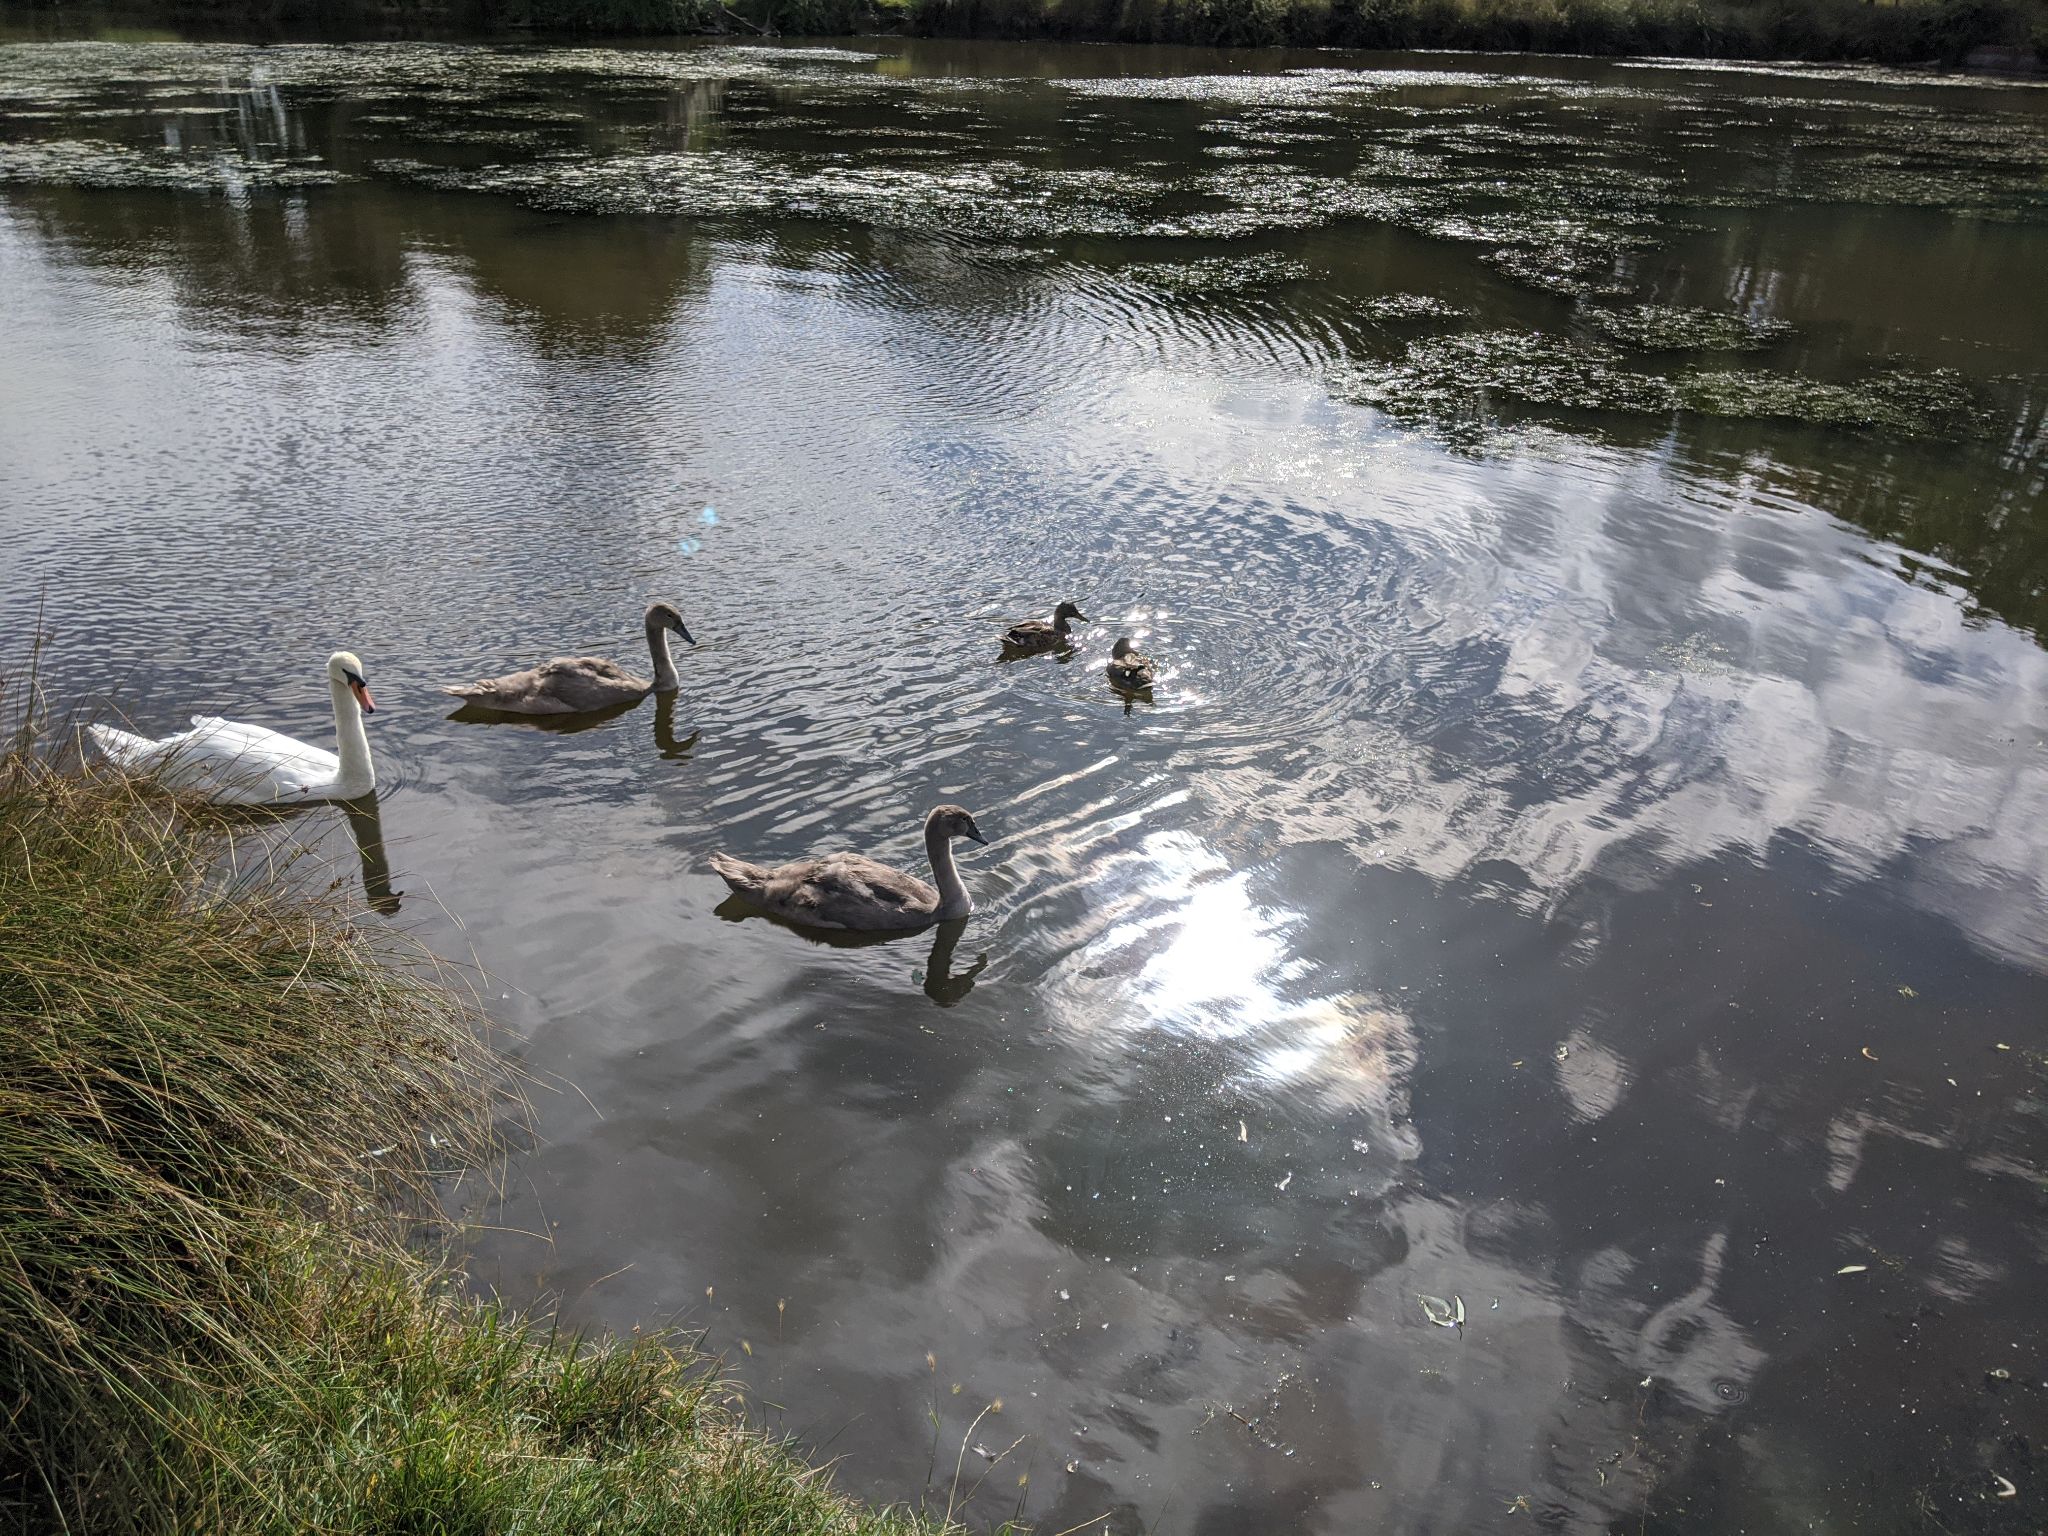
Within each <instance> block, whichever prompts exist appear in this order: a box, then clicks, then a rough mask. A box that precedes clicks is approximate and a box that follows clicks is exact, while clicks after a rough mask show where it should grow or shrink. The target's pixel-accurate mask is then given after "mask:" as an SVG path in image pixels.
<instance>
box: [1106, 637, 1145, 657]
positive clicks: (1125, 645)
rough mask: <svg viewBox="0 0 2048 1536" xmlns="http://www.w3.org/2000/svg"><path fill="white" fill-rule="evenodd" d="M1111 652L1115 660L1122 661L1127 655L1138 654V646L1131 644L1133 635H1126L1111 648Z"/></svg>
mask: <svg viewBox="0 0 2048 1536" xmlns="http://www.w3.org/2000/svg"><path fill="white" fill-rule="evenodd" d="M1109 654H1110V656H1111V657H1112V658H1114V659H1115V660H1117V661H1122V660H1123V659H1124V658H1125V657H1126V656H1135V655H1137V654H1138V648H1137V647H1136V646H1135V645H1133V644H1131V637H1130V636H1129V635H1125V636H1123V637H1122V638H1121V639H1119V640H1118V641H1117V643H1116V644H1115V645H1112V646H1111V647H1110V648H1109Z"/></svg>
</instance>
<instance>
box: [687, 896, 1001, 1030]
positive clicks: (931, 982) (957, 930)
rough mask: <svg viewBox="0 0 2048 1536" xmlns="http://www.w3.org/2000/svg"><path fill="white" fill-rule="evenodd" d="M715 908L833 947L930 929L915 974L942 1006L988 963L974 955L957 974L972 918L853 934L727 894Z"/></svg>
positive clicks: (889, 940) (732, 919) (966, 989)
mask: <svg viewBox="0 0 2048 1536" xmlns="http://www.w3.org/2000/svg"><path fill="white" fill-rule="evenodd" d="M711 911H712V915H713V916H714V917H721V918H724V919H725V921H727V922H728V923H743V922H745V921H747V920H748V919H749V918H759V919H760V920H761V921H762V922H764V923H773V924H774V925H775V926H776V927H778V928H786V929H788V930H789V931H790V932H791V933H794V934H798V935H800V936H801V937H803V938H805V939H808V940H809V941H810V942H811V943H813V944H822V945H825V946H826V947H827V948H830V949H867V948H869V947H871V946H873V945H876V944H893V943H896V942H898V941H900V940H903V939H907V938H911V937H913V936H914V935H916V934H920V933H924V932H927V931H928V932H930V934H931V935H932V949H931V955H930V957H929V958H928V959H927V960H926V961H925V964H924V968H923V969H922V970H917V971H913V972H911V977H912V979H913V980H915V981H917V982H918V983H919V984H920V985H921V986H922V987H923V988H924V995H925V996H926V997H928V998H930V999H931V1000H932V1001H933V1002H935V1003H937V1004H938V1005H939V1006H940V1007H941V1008H951V1007H952V1006H953V1005H954V1004H956V1003H958V1002H959V1001H960V1000H961V999H962V998H964V997H966V996H967V994H968V993H970V992H972V991H973V990H974V980H975V978H976V977H977V976H979V975H980V974H981V973H982V971H983V970H984V969H985V968H986V967H987V965H988V955H987V953H986V952H985V951H984V952H983V953H981V954H978V955H976V956H975V957H974V964H972V965H970V966H969V967H967V969H966V970H964V971H961V972H960V973H958V974H957V975H956V974H954V971H953V951H954V950H955V949H957V948H959V945H960V939H961V936H962V935H963V934H965V933H966V932H967V924H968V922H969V921H970V919H968V918H965V917H956V918H952V919H949V920H948V921H946V922H943V923H939V924H938V925H936V926H935V927H933V928H931V929H929V930H927V929H923V928H912V929H909V930H906V931H901V932H895V933H853V932H849V931H847V930H844V929H837V928H806V927H804V926H803V925H802V924H800V923H791V922H785V921H784V920H783V919H782V918H779V917H777V916H775V915H774V914H773V913H772V912H763V911H762V910H761V909H760V908H759V907H757V906H755V905H753V904H752V903H751V902H749V901H747V900H746V899H745V898H744V897H740V896H728V897H726V898H725V900H723V901H721V902H720V903H719V904H718V905H717V906H715V907H713V908H712V909H711Z"/></svg>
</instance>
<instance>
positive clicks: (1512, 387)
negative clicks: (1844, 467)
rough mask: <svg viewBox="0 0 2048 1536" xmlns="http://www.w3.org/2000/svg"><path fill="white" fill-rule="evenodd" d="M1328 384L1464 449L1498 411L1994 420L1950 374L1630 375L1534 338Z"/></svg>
mask: <svg viewBox="0 0 2048 1536" xmlns="http://www.w3.org/2000/svg"><path fill="white" fill-rule="evenodd" d="M1332 387H1333V392H1334V393H1335V394H1337V395H1338V396H1339V397H1340V398H1342V399H1346V400H1350V401H1353V402H1356V403H1358V404H1361V405H1370V406H1373V407H1375V408H1377V409H1379V410H1381V411H1383V412H1385V413H1386V414H1387V415H1389V416H1391V417H1393V418H1394V419H1395V420H1397V421H1401V422H1404V423H1406V424H1408V425H1411V426H1418V427H1424V428H1429V429H1441V430H1443V431H1445V432H1446V434H1447V435H1449V436H1451V437H1454V438H1457V439H1459V440H1461V441H1462V440H1466V439H1468V438H1469V437H1470V432H1469V428H1470V427H1471V425H1472V424H1473V423H1474V422H1476V421H1482V420H1486V419H1488V418H1490V417H1491V416H1492V415H1493V413H1494V411H1495V409H1496V407H1497V406H1498V405H1499V404H1501V403H1510V404H1514V405H1519V406H1526V407H1536V408H1552V409H1563V410H1571V411H1604V412H1613V413H1617V414H1623V415H1634V416H1656V415H1666V414H1669V413H1670V412H1673V411H1691V412H1694V413H1697V414H1699V415H1706V416H1724V417H1741V418H1748V419H1752V420H1785V421H1797V422H1805V423H1807V424H1809V425H1813V426H1824V427H1849V428H1859V429H1870V430H1881V431H1885V432H1890V433H1895V434H1898V435H1900V436H1905V437H1920V438H1941V439H1949V440H1965V439H1970V438H1977V437H1982V436H1984V435H1985V434H1986V433H1987V432H1988V431H1990V430H1992V429H1993V422H1994V418H1993V417H1992V415H1991V413H1990V412H1989V410H1988V408H1987V406H1986V403H1985V402H1984V401H1983V400H1982V399H1981V398H1980V397H1979V395H1978V394H1977V392H1976V391H1975V390H1973V389H1972V388H1971V387H1970V386H1969V385H1968V384H1967V383H1966V382H1965V381H1964V380H1963V379H1962V377H1961V376H1960V375H1958V374H1955V373H1952V372H1947V371H1941V370H1933V371H1919V370H1912V369H1902V368H1894V369H1886V370H1883V371H1879V372H1874V373H1871V374H1868V375H1866V376H1865V377H1863V378H1860V379H1857V380H1854V381H1851V382H1848V383H1830V382H1825V381H1822V380H1818V379H1812V378H1806V377H1803V376H1800V375H1796V374H1780V373H1769V372H1764V371H1762V370H1735V369H1720V370H1700V371H1696V372H1689V373H1683V374H1679V375H1676V376H1667V375H1665V374H1661V373H1654V372H1648V371H1645V370H1643V369H1640V368H1637V367H1634V366H1631V364H1630V363H1629V360H1628V358H1627V355H1626V354H1625V353H1624V352H1622V351H1621V350H1620V349H1618V348H1615V347H1613V346H1610V345H1608V344H1606V343H1604V342H1579V343H1575V342H1572V341H1568V340H1566V339H1564V338H1561V337H1556V336H1550V335H1546V334H1544V333H1542V332H1537V331H1481V332H1466V333H1464V334H1455V335H1439V336H1426V337H1421V338H1419V339H1417V340H1415V341H1412V342H1410V343H1409V344H1408V346H1407V349H1406V352H1405V354H1404V355H1403V357H1402V358H1401V360H1400V361H1399V362H1397V363H1392V364H1388V365H1383V366H1378V367H1373V366H1363V367H1358V368H1355V369H1353V370H1352V371H1350V372H1348V373H1343V372H1340V373H1339V374H1338V375H1337V376H1336V377H1335V378H1334V379H1333V381H1332Z"/></svg>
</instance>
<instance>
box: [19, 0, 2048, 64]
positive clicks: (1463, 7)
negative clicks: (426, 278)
mask: <svg viewBox="0 0 2048 1536" xmlns="http://www.w3.org/2000/svg"><path fill="white" fill-rule="evenodd" d="M0 27H4V28H5V30H6V32H7V34H8V35H13V36H17V37H20V36H26V37H35V36H38V35H49V36H59V35H61V36H78V35H80V34H81V32H83V33H84V34H85V35H92V34H93V33H94V32H99V33H102V34H105V35H110V36H115V37H121V38H125V39H131V40H132V39H135V38H137V37H146V36H149V35H151V31H152V29H164V30H166V31H168V32H170V33H171V34H173V35H189V36H194V37H202V38H203V37H234V38H239V39H244V40H251V41H282V40H293V39H307V40H313V39H330V38H333V39H340V38H346V39H364V38H393V39H397V38H442V39H452V38H464V37H473V38H480V39H505V38H515V37H548V36H563V35H570V36H579V37H590V36H612V37H621V38H623V37H660V36H673V37H680V36H696V35H706V34H721V33H722V34H726V35H732V36H738V37H755V36H763V35H773V36H781V37H845V36H854V35H862V34H895V35H910V36H916V37H927V38H954V39H966V38H989V39H1010V40H1041V41H1060V42H1114V43H1168V44H1185V45H1194V46H1203V47H1223V48H1253V47H1297V48H1347V49H1364V50H1445V51H1452V52H1479V53H1538V54H1587V55H1596V56H1617V57H1622V56H1634V57H1680V58H1699V59H1727V60H1766V59H1768V60H1788V61H1799V62H1809V63H1870V64H1888V65H1900V66H1934V67H1946V68H1958V67H1962V68H1970V69H1975V70H1985V71H1992V72H2004V73H2017V74H2035V73H2039V72H2041V71H2042V70H2043V69H2044V67H2048V0H0Z"/></svg>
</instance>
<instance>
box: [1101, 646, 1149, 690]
mask: <svg viewBox="0 0 2048 1536" xmlns="http://www.w3.org/2000/svg"><path fill="white" fill-rule="evenodd" d="M1103 670H1105V671H1106V672H1108V673H1109V680H1110V681H1111V682H1112V683H1114V684H1115V685H1116V686H1117V687H1119V688H1132V689H1136V688H1150V687H1151V686H1152V682H1153V679H1154V678H1155V677H1156V676H1157V675H1158V673H1157V669H1156V668H1155V667H1154V666H1153V665H1152V658H1151V657H1149V656H1141V655H1139V654H1138V649H1137V647H1136V646H1134V645H1132V644H1131V642H1130V641H1129V640H1128V639H1123V640H1119V641H1117V643H1116V649H1115V650H1114V651H1113V652H1112V653H1111V655H1110V658H1109V665H1108V666H1107V667H1106V668H1104V669H1103Z"/></svg>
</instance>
